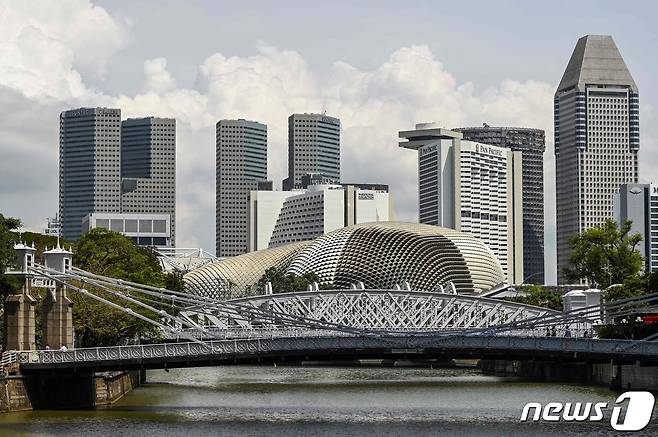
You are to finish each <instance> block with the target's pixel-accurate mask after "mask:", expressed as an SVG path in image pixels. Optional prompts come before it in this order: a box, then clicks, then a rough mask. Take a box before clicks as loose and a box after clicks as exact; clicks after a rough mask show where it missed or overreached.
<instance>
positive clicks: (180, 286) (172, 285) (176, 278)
mask: <svg viewBox="0 0 658 437" xmlns="http://www.w3.org/2000/svg"><path fill="white" fill-rule="evenodd" d="M165 288H166V289H167V290H172V291H183V290H184V289H185V282H183V273H182V272H179V271H174V272H171V273H167V274H166V276H165Z"/></svg>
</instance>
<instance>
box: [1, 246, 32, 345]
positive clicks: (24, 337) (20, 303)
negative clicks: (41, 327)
mask: <svg viewBox="0 0 658 437" xmlns="http://www.w3.org/2000/svg"><path fill="white" fill-rule="evenodd" d="M14 251H15V252H16V256H17V261H18V263H17V267H18V270H15V271H8V272H7V274H10V275H12V276H15V277H17V278H18V280H19V281H20V283H21V288H20V290H18V291H16V292H14V293H11V294H9V295H8V296H7V298H6V299H5V317H4V334H5V335H4V336H5V338H4V339H3V340H4V341H3V343H4V345H5V349H6V350H34V349H35V348H36V341H35V338H36V337H35V331H36V324H35V318H34V309H35V307H36V304H37V301H36V299H35V298H34V297H32V278H33V276H34V275H33V273H31V272H30V267H31V266H32V265H33V264H34V258H35V255H36V253H37V250H36V248H35V247H34V243H32V246H28V245H27V244H25V243H23V242H19V243H18V244H16V245H14Z"/></svg>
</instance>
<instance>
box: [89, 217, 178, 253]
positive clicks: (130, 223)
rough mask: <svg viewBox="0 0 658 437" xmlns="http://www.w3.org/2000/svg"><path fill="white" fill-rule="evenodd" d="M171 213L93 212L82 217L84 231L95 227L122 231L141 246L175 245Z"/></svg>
mask: <svg viewBox="0 0 658 437" xmlns="http://www.w3.org/2000/svg"><path fill="white" fill-rule="evenodd" d="M171 218H172V215H171V214H152V213H151V214H148V213H140V214H136V213H99V212H96V213H92V214H89V215H87V216H86V217H85V218H84V219H82V229H83V233H86V232H89V231H91V230H92V229H95V228H102V229H109V230H111V231H114V232H120V233H122V234H123V235H125V236H126V237H128V238H130V239H131V240H133V241H134V242H135V244H137V245H139V246H148V247H151V246H155V247H174V238H173V224H172V221H171Z"/></svg>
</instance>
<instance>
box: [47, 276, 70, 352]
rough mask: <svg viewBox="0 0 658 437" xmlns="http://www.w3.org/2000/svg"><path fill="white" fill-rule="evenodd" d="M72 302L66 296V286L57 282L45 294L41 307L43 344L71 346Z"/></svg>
mask: <svg viewBox="0 0 658 437" xmlns="http://www.w3.org/2000/svg"><path fill="white" fill-rule="evenodd" d="M72 308H73V302H71V301H70V300H69V298H68V297H67V296H66V287H65V286H63V285H61V284H57V286H56V288H55V290H52V291H51V292H49V293H47V294H46V298H45V299H44V300H43V306H42V308H41V321H42V326H43V345H44V347H45V346H46V345H48V346H50V347H51V348H59V347H61V346H62V345H65V346H66V347H69V348H70V347H72V346H73V310H72Z"/></svg>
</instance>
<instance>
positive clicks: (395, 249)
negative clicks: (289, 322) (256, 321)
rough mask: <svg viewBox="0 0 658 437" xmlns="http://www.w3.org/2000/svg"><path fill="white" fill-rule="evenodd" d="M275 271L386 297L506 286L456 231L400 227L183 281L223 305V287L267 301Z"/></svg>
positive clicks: (234, 262)
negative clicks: (267, 282) (407, 290)
mask: <svg viewBox="0 0 658 437" xmlns="http://www.w3.org/2000/svg"><path fill="white" fill-rule="evenodd" d="M272 251H276V252H277V254H276V255H277V256H272V255H273V254H272V253H271V252H272ZM284 253H285V254H284ZM242 258H244V260H242ZM243 261H244V262H243ZM269 267H276V268H280V269H282V270H284V271H285V272H286V273H294V274H296V275H303V274H305V273H311V272H312V273H315V274H316V275H318V277H319V279H320V283H323V284H329V285H331V286H333V287H334V288H350V286H351V284H355V283H357V282H363V284H364V285H365V287H366V288H369V289H378V288H379V289H387V288H392V287H394V286H395V285H396V284H403V283H404V282H408V283H409V284H410V285H411V288H412V289H414V290H420V291H433V290H435V289H436V288H437V286H438V285H445V284H446V283H447V282H452V283H454V284H455V287H456V289H457V291H458V292H459V293H464V294H480V293H482V292H485V291H488V290H490V289H491V288H493V287H494V286H496V285H498V284H500V283H502V282H504V281H505V277H504V276H503V271H502V268H501V266H500V263H499V262H498V260H497V259H496V257H495V256H494V254H493V252H491V250H490V249H489V248H488V247H487V246H486V245H485V244H484V243H483V242H482V241H481V240H479V239H478V238H476V237H474V236H472V235H470V234H466V233H463V232H459V231H455V230H453V229H446V228H442V227H438V226H432V225H423V224H417V223H401V222H376V223H362V224H357V225H352V226H348V227H345V228H341V229H338V230H335V231H333V232H329V233H327V234H325V235H322V236H320V237H318V238H316V239H315V240H312V241H310V242H305V243H303V244H302V243H293V244H291V245H286V246H280V247H277V248H273V249H272V248H270V249H265V250H261V251H258V252H251V253H248V254H245V255H240V256H237V257H233V258H228V259H224V260H219V261H215V262H213V263H211V264H207V265H205V266H203V267H201V268H199V269H197V270H194V271H192V272H190V273H188V274H186V275H185V278H184V279H185V283H186V286H187V288H188V290H189V291H190V292H193V293H198V294H204V295H213V296H217V297H219V296H220V295H222V294H224V293H221V292H220V290H218V288H217V287H218V284H222V283H226V282H227V281H230V282H231V284H232V285H233V286H234V287H237V288H241V289H242V290H245V292H244V293H242V295H249V294H262V292H263V291H262V290H259V289H256V288H257V287H255V285H256V283H257V282H258V279H259V278H260V277H261V276H262V274H263V273H264V271H265V270H266V269H267V268H269ZM236 268H237V269H239V270H243V269H244V270H245V271H244V272H238V271H236V270H235V269H236ZM246 273H249V274H246ZM242 278H244V279H242ZM231 294H232V296H231V297H237V296H236V294H235V293H231Z"/></svg>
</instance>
